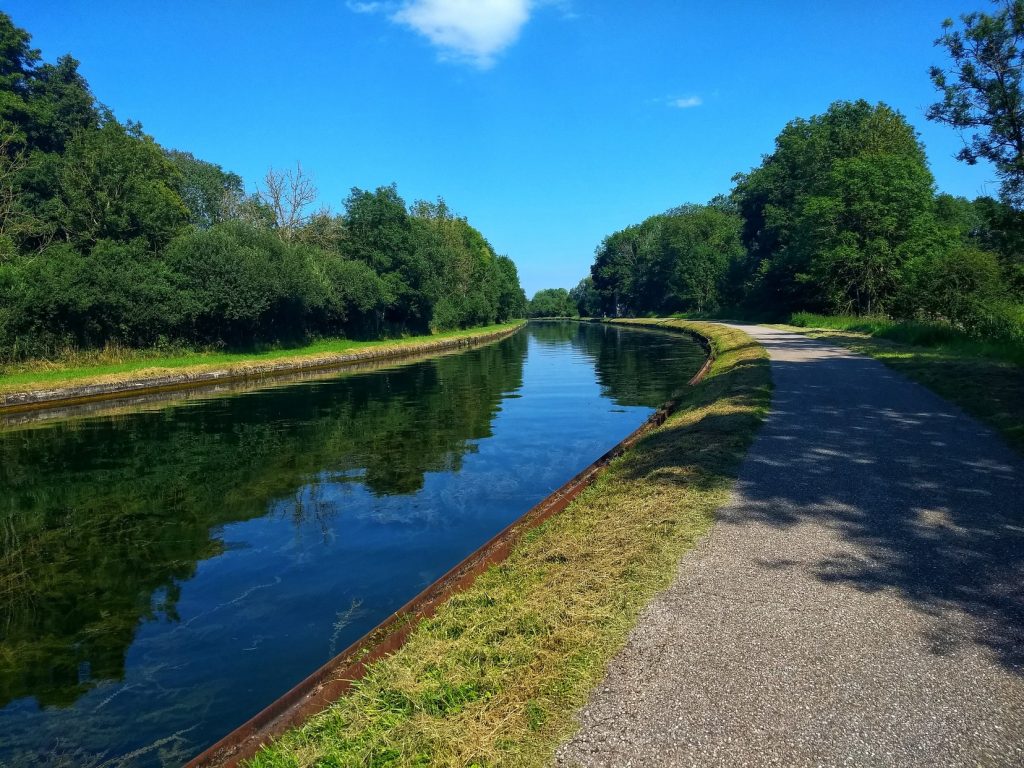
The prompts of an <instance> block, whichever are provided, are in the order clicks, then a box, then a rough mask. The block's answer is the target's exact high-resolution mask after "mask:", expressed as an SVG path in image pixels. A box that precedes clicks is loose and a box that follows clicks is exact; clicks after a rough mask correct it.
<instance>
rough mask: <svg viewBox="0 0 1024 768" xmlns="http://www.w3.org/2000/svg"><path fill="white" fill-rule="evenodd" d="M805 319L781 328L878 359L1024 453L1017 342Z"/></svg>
mask: <svg viewBox="0 0 1024 768" xmlns="http://www.w3.org/2000/svg"><path fill="white" fill-rule="evenodd" d="M802 321H803V322H805V323H808V325H807V326H796V325H791V324H787V325H779V326H777V327H779V328H783V329H785V330H790V331H796V332H797V333H803V334H805V335H807V336H810V337H812V338H817V339H827V340H829V341H833V342H836V343H839V344H842V345H844V346H846V347H848V348H850V349H852V350H853V351H855V352H859V353H861V354H865V355H870V356H871V357H874V358H877V359H878V360H880V361H882V362H883V363H885V364H886V365H888V366H890V367H892V368H893V369H895V370H897V371H899V372H900V373H902V374H904V375H905V376H907V377H908V378H910V379H913V380H914V381H917V382H918V383H920V384H923V385H924V386H926V387H928V388H929V389H931V390H933V391H934V392H936V393H938V394H939V395H941V396H942V397H944V398H946V399H947V400H949V401H950V402H952V403H956V404H957V405H959V406H960V407H961V408H963V409H964V410H965V411H967V412H968V413H970V414H972V415H974V416H976V417H977V418H978V419H980V420H981V421H983V422H986V423H987V424H989V425H990V426H992V427H994V428H995V429H996V430H997V431H999V432H1000V433H1001V434H1002V435H1003V436H1004V438H1005V439H1006V441H1007V442H1008V443H1010V445H1011V446H1013V447H1014V448H1016V449H1017V450H1018V451H1020V452H1022V453H1024V350H1021V349H1017V348H1016V347H1015V345H1014V344H1012V343H1011V342H981V341H976V340H973V339H968V338H964V337H958V336H956V335H953V336H943V335H942V332H941V331H938V332H936V331H935V330H934V329H930V328H928V327H927V326H926V327H923V328H918V327H915V324H908V323H892V322H891V321H887V320H878V319H872V318H828V317H823V316H820V315H806V316H805V317H804V318H802ZM815 323H817V325H815Z"/></svg>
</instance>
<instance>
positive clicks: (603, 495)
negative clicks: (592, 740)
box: [249, 321, 770, 768]
mask: <svg viewBox="0 0 1024 768" xmlns="http://www.w3.org/2000/svg"><path fill="white" fill-rule="evenodd" d="M684 325H690V326H691V327H694V328H696V329H698V330H700V331H701V332H703V333H705V334H707V335H708V336H709V337H710V338H711V339H712V342H713V345H714V348H715V350H716V361H715V363H714V366H713V367H712V369H711V372H710V374H709V376H708V378H707V379H705V381H704V382H703V383H701V384H699V385H697V386H696V387H694V388H692V389H686V387H685V382H680V387H681V390H685V395H684V397H685V400H684V403H683V405H682V407H681V408H680V409H679V410H677V411H676V413H675V414H674V415H673V416H672V417H671V418H670V419H669V420H668V421H667V422H666V424H665V425H663V426H662V427H661V428H659V429H658V430H656V431H654V432H652V433H650V434H649V435H648V436H647V437H646V438H645V439H643V440H642V441H640V442H639V443H638V444H637V445H636V446H635V447H634V448H633V449H632V450H630V451H629V452H627V453H626V454H625V455H624V456H622V457H621V458H619V459H617V460H616V461H615V462H613V463H612V465H611V466H610V468H609V469H608V470H607V471H606V472H605V473H604V474H603V475H602V476H601V478H600V479H599V480H598V481H597V483H596V484H595V485H594V486H592V487H591V488H590V489H588V490H587V491H586V492H585V493H583V494H582V495H581V496H580V497H579V498H578V499H577V500H576V501H575V502H574V503H573V504H571V505H570V506H569V507H568V509H566V510H565V511H564V512H563V513H561V514H560V515H557V516H555V517H554V518H552V519H551V520H549V521H548V522H546V523H545V524H544V525H542V526H540V527H538V528H536V529H535V530H533V531H532V532H530V533H529V534H528V535H527V536H526V537H525V538H524V539H523V540H522V541H521V542H520V543H519V545H518V546H517V547H516V548H515V550H514V552H513V554H512V555H511V557H509V559H508V560H506V561H505V562H504V563H502V564H500V565H497V566H494V567H492V568H490V569H489V570H488V571H486V572H485V573H484V574H482V575H481V576H480V578H479V579H478V580H477V581H476V583H475V584H474V585H473V586H472V587H470V588H469V589H468V590H466V591H465V592H463V593H461V594H458V595H455V596H454V597H452V598H451V599H450V600H449V601H448V602H447V603H445V604H444V605H442V606H441V608H440V609H439V610H438V612H437V614H436V615H435V616H434V617H433V618H431V619H429V620H426V621H424V622H422V623H421V624H420V625H419V626H418V627H417V628H416V629H415V630H414V632H413V634H412V636H411V637H410V639H409V641H408V642H407V643H406V645H405V646H403V647H402V648H401V649H400V650H399V651H398V652H397V653H395V654H394V655H393V656H390V657H388V658H386V659H384V660H382V661H379V662H377V663H375V664H373V665H371V667H370V669H369V673H368V674H367V676H366V677H365V678H364V679H363V680H362V681H361V682H359V683H358V684H357V685H356V687H355V689H354V691H353V692H351V693H350V694H349V695H348V696H346V697H344V698H342V699H341V700H340V701H338V702H337V703H336V704H335V705H334V706H333V707H331V708H330V709H328V710H327V711H326V712H324V713H322V714H320V715H319V716H317V717H315V718H314V719H313V720H311V721H310V722H309V723H307V724H306V725H305V726H304V727H302V728H299V729H296V730H294V731H291V732H290V733H288V734H286V735H285V736H284V737H283V738H282V739H281V740H280V741H278V742H277V743H275V744H273V745H272V746H270V747H268V748H266V749H264V750H263V751H262V752H261V753H260V754H259V755H257V756H256V757H255V758H254V759H253V760H252V761H251V762H250V763H249V764H250V765H251V766H254V767H255V768H282V767H283V766H289V767H292V766H428V765H429V766H512V765H514V766H541V765H546V764H548V763H549V761H550V760H551V757H552V755H553V753H554V750H555V748H556V747H557V746H558V744H560V743H561V742H562V741H563V740H564V739H566V738H567V737H568V736H570V735H571V734H572V732H573V731H574V730H575V728H576V724H575V720H574V715H575V712H576V711H577V710H578V709H579V707H581V706H582V705H583V704H584V703H585V701H586V698H587V696H588V693H589V691H590V690H591V689H592V688H593V687H594V686H595V685H596V684H597V683H598V682H599V681H600V679H601V678H602V676H603V674H604V670H605V667H606V664H607V663H608V661H609V660H610V659H611V657H612V656H613V655H614V654H615V653H616V652H617V651H618V650H619V649H620V648H621V647H622V646H623V643H624V642H625V639H626V637H627V635H628V633H629V631H630V629H631V628H632V627H633V625H634V623H635V622H636V619H637V617H638V615H639V613H640V611H641V610H642V609H643V608H644V606H645V605H647V603H648V602H649V601H650V600H651V598H652V597H653V596H654V595H655V594H656V593H657V592H658V591H659V590H661V589H663V588H665V587H666V586H667V585H668V584H669V583H670V581H671V579H672V577H673V575H674V574H675V572H676V568H677V564H678V561H679V558H680V556H681V555H682V554H683V553H684V552H685V551H686V550H688V549H689V548H690V547H692V546H693V544H694V543H695V542H696V540H697V539H698V538H699V537H700V536H701V535H702V534H703V533H704V532H705V531H706V530H707V529H708V527H709V526H710V525H711V522H712V519H713V515H714V511H715V509H716V508H717V507H719V506H720V505H721V504H722V503H723V502H724V501H725V500H726V498H727V496H728V492H729V488H730V486H731V484H732V481H733V479H734V477H735V475H736V472H737V469H738V466H739V462H740V459H741V457H742V455H743V453H744V452H745V450H746V448H747V446H748V445H749V443H750V441H751V439H752V438H753V435H754V433H755V431H756V429H757V427H758V425H759V423H760V421H761V419H762V418H763V415H764V414H765V412H766V411H767V408H768V405H769V400H770V373H769V369H768V365H767V357H766V355H765V353H764V350H763V349H762V348H761V347H760V346H759V345H757V344H756V343H755V342H754V341H753V340H751V339H750V338H749V337H748V336H747V335H745V334H744V333H742V332H740V331H736V330H732V329H728V328H723V327H720V326H713V325H707V324H703V323H693V324H685V323H682V322H681V321H669V322H668V323H659V326H660V327H671V326H684Z"/></svg>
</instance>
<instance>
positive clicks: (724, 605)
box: [556, 326, 1024, 766]
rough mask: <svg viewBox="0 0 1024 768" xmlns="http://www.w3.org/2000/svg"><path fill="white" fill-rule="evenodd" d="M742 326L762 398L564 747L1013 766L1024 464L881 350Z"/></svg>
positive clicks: (703, 756) (726, 757)
mask: <svg viewBox="0 0 1024 768" xmlns="http://www.w3.org/2000/svg"><path fill="white" fill-rule="evenodd" d="M738 327H740V328H742V330H744V331H746V332H747V333H749V334H750V335H752V336H754V337H755V338H756V339H757V340H758V341H760V342H761V343H762V344H764V346H765V347H766V348H767V349H768V352H769V355H770V356H771V370H772V377H773V380H774V384H775V390H774V394H773V402H772V410H771V413H770V415H769V417H768V419H767V420H766V422H765V425H764V427H763V428H762V430H761V432H760V433H759V435H758V437H757V438H756V440H755V442H754V444H753V446H752V447H751V450H750V452H749V454H748V456H747V458H746V459H745V461H744V464H743V466H742V468H741V471H740V477H739V481H738V483H737V488H736V492H735V494H734V497H733V500H732V501H731V502H730V504H729V505H728V506H727V507H726V508H725V509H723V510H721V511H720V512H719V519H718V522H717V523H716V525H715V527H714V528H713V529H712V532H711V533H710V534H709V536H708V537H707V538H706V539H705V540H704V541H703V542H702V543H701V544H700V545H699V546H698V547H697V548H696V549H695V550H693V551H692V552H690V553H689V554H688V555H686V556H685V557H684V558H683V560H682V561H681V563H680V567H679V572H678V575H677V578H676V580H675V582H674V583H673V585H672V586H671V587H670V588H669V589H668V590H667V591H665V592H664V593H662V594H661V595H660V596H659V597H657V598H656V599H655V601H654V602H653V603H652V604H651V605H650V606H649V607H648V609H647V610H646V612H645V613H644V614H643V615H642V617H641V619H640V622H639V624H638V625H637V627H636V629H635V630H634V631H633V633H632V635H631V636H630V639H629V642H628V644H627V646H626V648H625V649H624V651H623V652H622V653H620V654H619V655H618V656H617V657H616V658H615V659H614V660H613V662H612V663H611V665H610V668H609V670H608V675H607V678H606V679H605V681H604V682H603V683H602V684H601V685H600V686H599V687H598V688H597V690H596V691H595V692H594V694H593V695H592V697H591V700H590V702H589V704H588V705H587V706H586V707H585V709H584V710H583V712H582V713H581V714H580V721H581V725H582V727H581V730H580V732H579V733H578V734H577V735H576V736H575V737H574V738H573V739H572V740H571V741H570V742H568V743H567V744H565V745H563V746H562V748H561V749H560V750H559V752H558V755H557V758H556V763H557V764H558V765H560V766H576V765H582V766H669V765H671V766H690V765H695V766H696V765H700V766H718V765H721V766H740V765H751V766H754V765H757V766H760V765H766V766H768V765H771V766H811V765H820V766H846V765H850V766H854V765H856V766H864V765H878V766H921V765H929V766H936V765H942V766H961V765H985V766H1021V765H1024V461H1022V459H1021V458H1020V457H1019V456H1018V455H1017V454H1015V453H1013V452H1012V451H1011V450H1010V449H1009V448H1008V447H1007V446H1006V445H1005V444H1004V443H1003V442H1002V441H1001V439H1000V438H998V437H997V436H996V435H995V434H993V433H992V432H991V431H989V430H988V429H987V428H985V427H983V426H981V425H979V424H978V423H977V422H975V421H974V420H973V419H971V418H970V417H968V416H966V415H965V414H964V413H963V412H962V411H960V410H959V409H958V408H956V407H955V406H952V405H950V404H949V403H947V402H946V401H944V400H942V399H941V398H939V397H938V396H937V395H934V394H932V393H931V392H930V391H928V390H926V389H924V388H923V387H921V386H919V385H917V384H914V383H912V382H910V381H908V380H907V379H905V378H903V377H901V376H900V375H899V374H897V373H895V372H893V371H891V370H890V369H888V368H886V367H885V366H884V365H882V364H881V363H879V362H877V361H875V360H872V359H869V358H866V357H862V356H859V355H855V354H853V353H852V352H850V351H848V350H846V349H844V348H842V347H837V346H833V345H830V344H827V343H824V342H820V341H814V340H812V339H809V338H807V337H804V336H800V335H798V334H793V333H786V332H784V331H778V330H772V329H768V328H763V327H757V326H738ZM1022 396H1024V395H1022Z"/></svg>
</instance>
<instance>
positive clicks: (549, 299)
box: [528, 288, 578, 317]
mask: <svg viewBox="0 0 1024 768" xmlns="http://www.w3.org/2000/svg"><path fill="white" fill-rule="evenodd" d="M528 312H529V316H530V317H576V316H577V315H578V311H577V309H576V302H574V301H573V300H572V299H571V298H570V297H569V292H568V291H567V290H565V288H544V289H543V290H540V291H537V293H535V294H534V295H533V298H532V299H530V306H529V310H528Z"/></svg>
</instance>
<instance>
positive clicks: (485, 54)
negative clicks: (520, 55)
mask: <svg viewBox="0 0 1024 768" xmlns="http://www.w3.org/2000/svg"><path fill="white" fill-rule="evenodd" d="M545 1H546V0H405V2H400V3H395V2H356V1H355V0H350V1H349V2H348V3H347V5H348V8H349V9H350V10H352V11H354V12H356V13H386V14H387V15H388V18H389V19H391V21H393V22H395V23H396V24H401V25H403V26H406V27H409V28H410V29H412V30H413V31H415V32H417V33H419V34H420V35H422V36H423V37H425V38H427V40H429V41H430V42H431V44H433V45H434V46H436V47H437V48H438V49H440V51H441V56H442V57H443V58H446V59H455V60H458V61H465V62H468V63H470V64H472V65H474V66H476V67H479V68H480V69H489V68H490V67H492V66H494V62H495V60H496V57H497V56H498V54H500V53H501V52H502V51H504V50H505V49H506V48H508V47H509V46H510V45H512V44H513V43H514V42H515V41H516V40H517V39H518V38H519V33H520V31H521V30H522V28H523V26H524V25H525V24H526V22H528V21H529V20H530V15H531V13H532V12H533V10H534V8H535V7H536V6H537V5H538V4H543V3H544V2H545Z"/></svg>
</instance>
